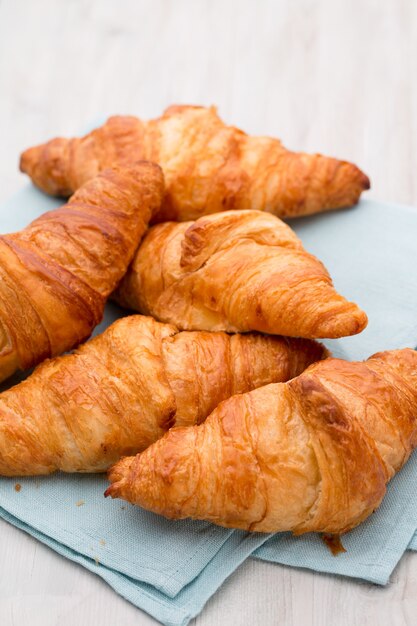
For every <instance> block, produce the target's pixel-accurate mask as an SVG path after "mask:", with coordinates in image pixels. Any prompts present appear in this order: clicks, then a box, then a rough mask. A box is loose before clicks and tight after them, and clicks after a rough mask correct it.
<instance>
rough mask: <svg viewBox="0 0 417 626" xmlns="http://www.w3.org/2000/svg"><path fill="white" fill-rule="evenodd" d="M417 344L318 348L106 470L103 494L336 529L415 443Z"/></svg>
mask: <svg viewBox="0 0 417 626" xmlns="http://www.w3.org/2000/svg"><path fill="white" fill-rule="evenodd" d="M416 418H417V352H415V351H414V350H409V349H404V350H394V351H391V352H383V353H379V354H376V355H374V356H373V357H371V358H370V359H368V360H367V361H366V362H364V363H348V362H345V361H341V360H337V359H327V360H325V361H322V362H320V363H317V364H314V365H312V366H311V367H309V368H308V369H307V370H306V371H305V372H304V373H303V374H301V375H300V376H298V377H297V378H294V379H293V380H291V381H289V382H287V383H281V384H270V385H267V386H265V387H261V388H258V389H256V390H254V391H251V392H249V393H245V394H243V395H236V396H233V397H231V398H229V399H228V400H226V401H224V402H223V403H222V404H220V405H219V406H218V407H217V408H216V409H215V410H214V412H213V413H212V414H211V415H210V416H209V417H208V419H207V420H206V421H205V422H204V424H202V425H200V426H191V427H185V428H178V429H174V430H172V431H170V432H169V433H167V434H166V435H165V436H164V437H163V438H162V439H160V440H159V441H157V442H156V443H155V444H153V445H152V446H150V447H149V448H148V449H147V450H145V452H143V453H142V454H139V455H137V456H136V457H127V458H125V459H123V460H121V461H120V462H119V463H117V464H116V465H115V467H113V468H112V469H111V471H110V481H111V482H112V485H111V486H110V487H109V488H108V490H107V492H106V495H110V496H112V497H113V498H115V497H119V498H124V499H125V500H128V501H129V502H132V503H134V504H138V505H140V506H142V507H144V508H146V509H149V510H151V511H154V512H156V513H160V514H162V515H164V516H166V517H170V518H185V517H192V518H195V519H205V520H210V521H211V522H214V523H216V524H219V525H221V526H226V527H232V528H240V529H245V530H250V531H261V532H278V531H293V532H294V533H297V534H298V533H305V532H310V531H322V532H329V533H342V532H345V531H347V530H349V529H351V528H352V527H354V526H356V525H357V524H359V523H360V522H361V521H363V520H364V519H365V518H366V517H367V516H368V515H370V513H371V512H372V511H373V510H374V509H375V508H376V507H377V506H378V505H379V504H380V502H381V500H382V498H383V496H384V493H385V486H386V483H387V482H388V480H389V479H390V478H391V477H392V476H393V475H394V473H395V472H397V471H398V470H399V469H400V468H401V466H402V465H403V464H404V463H405V462H406V460H407V459H408V457H409V455H410V452H411V450H412V449H413V448H414V447H415V446H416V444H417V419H416Z"/></svg>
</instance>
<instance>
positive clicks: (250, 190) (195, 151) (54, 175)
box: [20, 106, 370, 222]
mask: <svg viewBox="0 0 417 626" xmlns="http://www.w3.org/2000/svg"><path fill="white" fill-rule="evenodd" d="M137 159H149V160H151V161H155V162H156V163H159V164H160V165H161V167H162V168H163V170H164V174H165V179H166V196H165V201H164V203H163V206H162V209H161V211H160V213H159V214H158V215H157V216H155V220H156V221H160V222H163V221H167V220H178V221H185V220H191V219H197V218H198V217H200V216H202V215H206V214H209V213H216V212H218V211H223V210H226V209H258V210H265V211H269V212H270V213H274V214H275V215H278V216H280V217H296V216H299V215H308V214H310V213H317V212H320V211H326V210H328V209H337V208H340V207H345V206H349V205H352V204H355V203H356V202H357V201H358V199H359V196H360V194H361V192H362V191H363V190H364V189H369V186H370V184H369V179H368V177H367V176H365V174H364V173H363V172H361V171H360V170H359V169H358V168H357V167H356V166H355V165H353V164H352V163H347V162H346V161H339V160H337V159H333V158H329V157H324V156H322V155H320V154H303V153H297V152H291V151H289V150H286V148H284V146H283V145H282V144H281V142H280V141H278V140H277V139H271V138H269V137H250V136H248V135H246V134H245V133H244V132H242V131H241V130H239V129H237V128H234V127H233V126H226V124H225V123H224V122H223V121H222V120H221V119H220V118H219V117H218V115H217V112H216V109H215V108H214V107H210V108H205V107H196V106H172V107H169V108H168V109H167V110H166V111H165V113H164V114H163V115H162V117H159V118H157V119H154V120H151V121H149V122H143V121H141V120H140V119H138V118H136V117H123V116H117V117H111V118H110V119H109V120H108V121H107V122H106V123H105V124H104V125H103V126H101V127H100V128H97V129H96V130H94V131H93V132H91V133H89V134H88V135H86V136H85V137H82V138H76V139H62V138H57V139H53V140H52V141H49V142H48V143H46V144H43V145H40V146H36V147H34V148H30V149H28V150H26V152H24V153H23V154H22V157H21V161H20V168H21V170H22V171H23V172H26V173H27V174H29V176H30V177H31V178H32V180H33V182H34V183H35V184H36V185H37V186H38V187H40V188H41V189H42V190H43V191H46V192H47V193H50V194H53V195H63V196H66V195H70V194H71V193H72V192H73V191H75V190H76V189H78V187H79V186H80V185H82V184H83V183H84V182H85V181H86V180H88V179H89V178H91V177H92V176H95V175H96V174H97V173H98V172H99V171H100V170H101V169H103V168H105V167H108V166H110V165H114V164H115V163H126V162H128V161H131V160H137Z"/></svg>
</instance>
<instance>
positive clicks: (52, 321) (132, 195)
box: [0, 162, 164, 380]
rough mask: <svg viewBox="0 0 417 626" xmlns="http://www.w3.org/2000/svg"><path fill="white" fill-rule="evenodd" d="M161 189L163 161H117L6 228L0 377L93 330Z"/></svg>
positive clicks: (1, 246)
mask: <svg viewBox="0 0 417 626" xmlns="http://www.w3.org/2000/svg"><path fill="white" fill-rule="evenodd" d="M163 189H164V183H163V175H162V171H161V169H160V168H159V167H158V166H157V165H155V164H153V163H146V162H142V163H138V164H135V165H131V166H129V167H119V166H117V167H115V168H112V169H108V170H105V171H104V172H102V173H101V174H99V175H98V176H97V177H96V178H94V179H92V180H91V181H89V182H87V183H86V184H85V185H84V186H83V187H81V188H80V189H79V190H78V191H77V192H76V193H75V194H74V195H73V196H72V198H71V199H70V200H69V202H68V204H66V205H65V206H62V207H61V208H59V209H56V210H55V211H49V212H48V213H45V214H44V215H42V216H41V217H39V218H38V219H36V220H35V221H34V222H32V223H31V224H30V225H29V226H27V227H26V228H25V229H23V230H21V231H19V232H17V233H13V234H11V235H1V236H0V380H4V379H5V378H7V376H9V375H10V374H12V373H13V372H14V371H16V370H17V369H27V368H29V367H32V366H33V365H36V364H37V363H39V362H40V361H42V360H43V359H45V358H47V357H50V356H54V355H57V354H60V353H62V352H64V351H66V350H69V349H71V348H73V347H74V346H76V345H77V344H79V343H81V342H82V341H84V340H85V339H86V338H87V337H88V336H89V335H90V334H91V332H92V330H93V329H94V327H95V326H96V325H97V324H98V323H99V322H100V321H101V319H102V316H103V309H104V303H105V301H106V298H107V297H108V296H109V294H110V293H111V292H112V291H113V289H114V288H115V287H116V285H117V283H118V282H119V281H120V279H121V277H122V276H123V274H124V273H125V272H126V269H127V267H128V265H129V263H130V261H131V260H132V258H133V254H134V252H135V250H136V248H137V246H138V243H139V241H140V239H141V237H142V235H143V233H144V231H145V229H146V227H147V224H148V222H149V219H150V216H151V214H152V212H153V211H155V210H156V209H157V207H158V206H159V204H160V202H161V199H162V196H163Z"/></svg>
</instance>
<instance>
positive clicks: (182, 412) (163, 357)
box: [0, 315, 327, 476]
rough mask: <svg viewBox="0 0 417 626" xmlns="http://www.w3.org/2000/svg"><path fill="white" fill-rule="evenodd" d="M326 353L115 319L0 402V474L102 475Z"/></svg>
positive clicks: (313, 346) (273, 340) (303, 344)
mask: <svg viewBox="0 0 417 626" xmlns="http://www.w3.org/2000/svg"><path fill="white" fill-rule="evenodd" d="M326 354H327V352H326V350H325V348H324V347H323V346H321V345H320V344H318V343H316V342H314V341H308V340H302V339H287V338H281V337H264V336H262V335H256V334H248V335H232V336H230V335H226V334H225V333H206V332H182V333H180V332H178V330H177V329H176V328H175V327H174V326H170V325H168V324H159V323H158V322H156V321H155V320H153V319H152V318H149V317H142V316H139V315H136V316H132V317H126V318H122V319H121V320H119V321H117V322H115V323H114V324H113V325H112V326H110V327H109V328H108V329H107V330H106V331H105V332H104V333H103V334H102V335H99V336H98V337H96V338H95V339H92V340H91V341H90V342H88V343H87V344H85V345H84V346H82V347H81V348H80V349H79V350H77V351H76V352H75V353H74V354H70V355H65V356H62V357H59V358H56V359H52V360H50V361H46V362H45V363H43V364H42V365H40V366H39V367H38V368H37V369H36V370H35V371H34V373H33V374H32V375H31V376H30V377H29V378H28V379H27V380H25V381H24V382H22V383H21V384H20V385H17V386H16V387H13V388H11V389H10V390H8V391H6V392H4V393H2V394H0V474H2V475H6V476H19V475H32V474H48V473H51V472H54V471H56V470H62V471H65V472H97V471H103V470H105V469H107V468H108V467H109V466H110V465H111V464H112V463H114V462H116V461H117V460H119V459H120V458H121V457H122V456H124V455H127V454H136V453H137V452H139V451H141V450H143V449H144V448H146V447H147V446H148V445H150V444H151V443H152V442H154V441H156V440H157V439H158V438H159V437H161V436H162V435H163V434H164V433H165V431H166V430H167V429H168V428H169V427H170V426H173V425H178V426H183V425H188V424H197V423H200V422H201V421H202V420H204V419H205V418H206V416H207V415H208V414H209V413H210V412H211V411H212V410H213V409H214V408H215V407H216V406H217V404H218V403H219V402H221V401H222V400H224V399H225V398H228V397H229V396H231V395H233V394H235V393H242V392H245V391H248V390H250V389H254V388H255V387H258V386H261V385H264V384H266V383H268V382H272V381H283V380H288V379H289V378H292V377H293V376H296V375H297V374H299V373H300V372H302V371H303V370H304V369H305V368H306V367H307V366H308V365H310V364H311V363H313V362H315V361H316V360H317V359H321V358H323V357H325V356H326Z"/></svg>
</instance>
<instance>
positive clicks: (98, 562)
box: [93, 556, 100, 565]
mask: <svg viewBox="0 0 417 626" xmlns="http://www.w3.org/2000/svg"><path fill="white" fill-rule="evenodd" d="M93 558H94V562H95V564H96V565H100V561H99V560H98V558H97V557H96V556H95V557H93Z"/></svg>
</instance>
